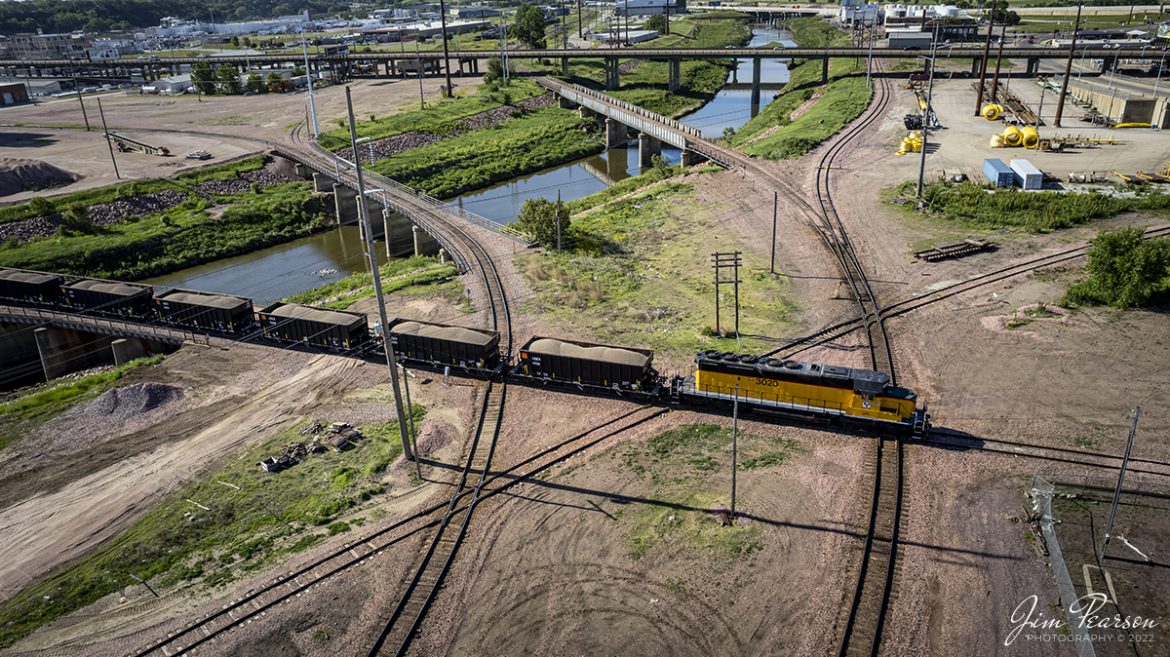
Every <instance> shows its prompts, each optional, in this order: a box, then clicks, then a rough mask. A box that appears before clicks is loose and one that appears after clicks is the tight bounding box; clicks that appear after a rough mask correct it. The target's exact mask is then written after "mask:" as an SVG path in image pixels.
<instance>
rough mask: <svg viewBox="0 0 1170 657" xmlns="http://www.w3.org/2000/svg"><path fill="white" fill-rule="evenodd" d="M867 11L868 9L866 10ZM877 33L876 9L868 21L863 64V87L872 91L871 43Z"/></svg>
mask: <svg viewBox="0 0 1170 657" xmlns="http://www.w3.org/2000/svg"><path fill="white" fill-rule="evenodd" d="M866 11H868V9H867V10H866ZM876 33H877V9H874V11H873V18H871V19H870V21H869V55H867V56H866V62H865V86H867V87H869V88H870V89H873V41H874V35H875V34H876Z"/></svg>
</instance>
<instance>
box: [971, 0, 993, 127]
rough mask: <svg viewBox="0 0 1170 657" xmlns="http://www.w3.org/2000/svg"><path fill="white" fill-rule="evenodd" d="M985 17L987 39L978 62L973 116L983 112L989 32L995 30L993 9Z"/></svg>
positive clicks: (989, 43) (989, 50)
mask: <svg viewBox="0 0 1170 657" xmlns="http://www.w3.org/2000/svg"><path fill="white" fill-rule="evenodd" d="M992 7H993V8H992V13H991V14H989V18H988V19H987V39H986V40H985V41H984V42H983V61H982V62H980V64H979V97H978V98H976V99H975V116H979V115H980V114H982V113H983V87H984V85H985V84H986V83H987V58H988V56H989V55H990V54H991V33H992V32H994V31H995V10H994V5H993V6H992Z"/></svg>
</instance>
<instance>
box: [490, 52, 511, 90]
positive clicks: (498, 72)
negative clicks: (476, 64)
mask: <svg viewBox="0 0 1170 657" xmlns="http://www.w3.org/2000/svg"><path fill="white" fill-rule="evenodd" d="M509 68H511V67H509ZM483 81H484V83H485V84H490V83H492V82H500V83H504V82H505V80H504V63H503V62H502V61H500V58H499V57H491V58H489V59H488V62H487V73H484V74H483Z"/></svg>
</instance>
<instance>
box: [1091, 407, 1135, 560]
mask: <svg viewBox="0 0 1170 657" xmlns="http://www.w3.org/2000/svg"><path fill="white" fill-rule="evenodd" d="M1141 416H1142V409H1141V407H1140V406H1138V407H1136V408H1134V409H1133V423H1132V424H1130V425H1129V440H1128V441H1126V443H1125V456H1123V457H1122V458H1121V472H1119V473H1117V488H1115V489H1114V490H1113V504H1112V505H1111V506H1110V507H1109V522H1108V523H1107V524H1106V525H1105V544H1104V545H1102V546H1101V560H1102V561H1104V560H1105V551H1106V550H1108V549H1109V540H1110V539H1112V538H1113V520H1114V519H1115V518H1116V517H1117V502H1118V500H1120V499H1121V485H1122V483H1123V482H1124V481H1125V468H1126V467H1127V466H1128V465H1129V452H1130V450H1132V449H1133V439H1134V438H1135V437H1136V436H1137V425H1138V418H1140V417H1141Z"/></svg>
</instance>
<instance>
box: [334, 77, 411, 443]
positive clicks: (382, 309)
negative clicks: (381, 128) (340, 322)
mask: <svg viewBox="0 0 1170 657" xmlns="http://www.w3.org/2000/svg"><path fill="white" fill-rule="evenodd" d="M345 105H346V108H347V109H348V111H349V142H350V144H351V145H352V146H353V153H354V156H353V166H354V169H355V171H356V175H357V196H358V198H357V206H358V220H359V221H361V222H362V227H363V228H364V229H365V237H366V256H367V257H368V258H369V260H370V273H371V274H372V275H373V279H374V296H375V297H376V298H377V299H378V321H380V322H381V323H382V351H384V352H385V353H386V368H387V369H389V370H390V385H391V387H392V388H393V390H394V410H395V411H396V412H397V414H398V435H399V436H401V437H402V456H403V457H405V458H406V460H408V461H413V460H414V450H412V449H411V447H410V433H409V432H408V431H407V424H406V411H405V410H403V408H402V390H401V388H400V386H399V384H398V362H397V359H396V358H395V357H394V348H393V347H392V346H391V345H390V336H389V331H390V326H389V323H388V321H387V319H386V299H385V298H383V297H382V274H381V272H379V271H378V256H377V254H375V252H374V227H373V224H372V222H371V221H370V213H369V210H368V209H367V208H366V184H365V181H364V180H363V179H362V159H361V158H360V157H358V154H357V153H358V144H357V129H356V128H355V127H354V117H353V97H352V96H351V94H350V89H349V86H348V85H346V87H345Z"/></svg>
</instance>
